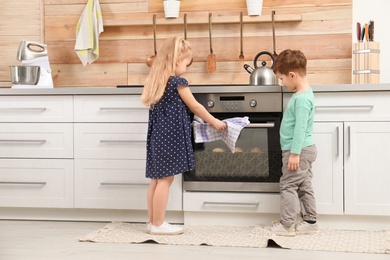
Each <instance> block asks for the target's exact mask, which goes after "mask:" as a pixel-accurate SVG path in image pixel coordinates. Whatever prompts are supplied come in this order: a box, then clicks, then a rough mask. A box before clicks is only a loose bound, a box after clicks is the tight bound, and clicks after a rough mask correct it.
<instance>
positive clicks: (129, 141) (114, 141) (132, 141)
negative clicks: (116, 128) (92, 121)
mask: <svg viewBox="0 0 390 260" xmlns="http://www.w3.org/2000/svg"><path fill="white" fill-rule="evenodd" d="M100 142H101V143H136V142H146V140H100Z"/></svg>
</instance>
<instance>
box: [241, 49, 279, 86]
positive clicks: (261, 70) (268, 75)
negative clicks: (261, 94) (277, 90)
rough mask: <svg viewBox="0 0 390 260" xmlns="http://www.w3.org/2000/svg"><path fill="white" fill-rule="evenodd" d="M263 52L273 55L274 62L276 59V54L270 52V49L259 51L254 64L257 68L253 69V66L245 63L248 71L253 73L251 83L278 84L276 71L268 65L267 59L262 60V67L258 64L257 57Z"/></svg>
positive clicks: (256, 84)
mask: <svg viewBox="0 0 390 260" xmlns="http://www.w3.org/2000/svg"><path fill="white" fill-rule="evenodd" d="M263 54H267V55H268V56H270V57H271V59H272V64H273V63H274V61H275V58H274V56H273V55H272V54H271V53H270V52H268V51H262V52H259V53H258V54H257V55H256V57H255V60H254V66H255V69H253V68H252V67H251V66H249V65H248V64H244V68H245V70H246V71H248V73H250V74H251V76H250V80H249V84H250V85H254V86H261V85H278V79H277V77H276V75H275V73H274V71H273V70H272V69H271V68H269V67H267V66H266V65H267V63H266V62H265V61H262V62H261V67H258V66H257V59H258V58H259V57H260V56H261V55H263Z"/></svg>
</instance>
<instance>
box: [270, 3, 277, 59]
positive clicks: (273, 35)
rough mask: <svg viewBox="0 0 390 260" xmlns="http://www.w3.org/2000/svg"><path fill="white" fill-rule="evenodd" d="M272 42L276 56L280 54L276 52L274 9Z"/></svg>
mask: <svg viewBox="0 0 390 260" xmlns="http://www.w3.org/2000/svg"><path fill="white" fill-rule="evenodd" d="M271 17H272V43H273V48H274V58H276V57H277V56H278V54H277V53H276V47H275V11H272V15H271Z"/></svg>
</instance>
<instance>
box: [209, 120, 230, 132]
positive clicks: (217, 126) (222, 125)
mask: <svg viewBox="0 0 390 260" xmlns="http://www.w3.org/2000/svg"><path fill="white" fill-rule="evenodd" d="M212 127H214V128H215V129H216V130H217V131H222V130H225V129H226V128H227V124H226V123H225V122H222V121H221V120H219V119H215V121H214V122H213V124H212Z"/></svg>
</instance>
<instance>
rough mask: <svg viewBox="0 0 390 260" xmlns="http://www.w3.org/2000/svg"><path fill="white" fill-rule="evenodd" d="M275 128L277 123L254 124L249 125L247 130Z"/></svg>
mask: <svg viewBox="0 0 390 260" xmlns="http://www.w3.org/2000/svg"><path fill="white" fill-rule="evenodd" d="M272 127H275V122H267V123H254V124H249V125H247V126H246V127H245V128H272Z"/></svg>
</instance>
